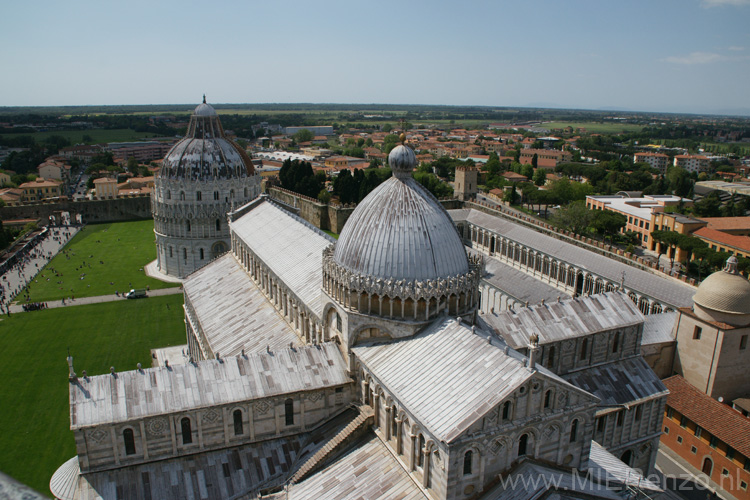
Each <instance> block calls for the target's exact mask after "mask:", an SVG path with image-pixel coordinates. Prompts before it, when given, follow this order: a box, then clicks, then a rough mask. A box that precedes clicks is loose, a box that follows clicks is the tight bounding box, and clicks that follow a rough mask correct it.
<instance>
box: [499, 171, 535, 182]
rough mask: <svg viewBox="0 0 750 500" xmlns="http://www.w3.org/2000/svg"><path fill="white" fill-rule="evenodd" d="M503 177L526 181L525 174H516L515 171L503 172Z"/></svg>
mask: <svg viewBox="0 0 750 500" xmlns="http://www.w3.org/2000/svg"><path fill="white" fill-rule="evenodd" d="M503 177H505V178H506V179H508V180H510V181H528V180H529V179H528V178H526V176H525V175H521V174H517V173H515V172H503Z"/></svg>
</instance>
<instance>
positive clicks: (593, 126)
mask: <svg viewBox="0 0 750 500" xmlns="http://www.w3.org/2000/svg"><path fill="white" fill-rule="evenodd" d="M541 126H542V127H544V128H548V129H550V130H552V129H557V128H565V127H573V129H577V128H584V129H586V131H588V132H591V133H594V134H616V133H618V132H637V131H639V130H641V129H642V128H643V125H635V124H633V123H613V122H542V124H541Z"/></svg>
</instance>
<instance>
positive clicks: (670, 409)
mask: <svg viewBox="0 0 750 500" xmlns="http://www.w3.org/2000/svg"><path fill="white" fill-rule="evenodd" d="M673 416H674V408H667V418H672V417H673Z"/></svg>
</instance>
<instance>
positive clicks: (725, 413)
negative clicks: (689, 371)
mask: <svg viewBox="0 0 750 500" xmlns="http://www.w3.org/2000/svg"><path fill="white" fill-rule="evenodd" d="M662 382H664V385H665V386H667V389H669V396H667V406H669V407H671V408H674V409H675V411H677V412H679V413H681V414H682V415H685V416H686V417H687V418H689V419H690V420H692V421H693V422H695V423H696V424H698V425H700V426H701V427H702V428H704V429H706V430H707V431H708V432H710V433H711V434H713V435H714V436H716V437H717V438H719V439H721V440H722V441H724V442H725V443H727V444H728V445H729V446H731V447H732V448H734V449H735V450H737V451H739V452H740V453H742V454H743V455H745V456H746V457H750V419H748V418H746V417H743V416H742V414H740V413H738V412H737V411H736V410H733V409H732V408H730V407H729V406H727V405H725V404H723V403H719V402H718V401H716V400H715V399H714V398H712V397H710V396H707V395H706V394H704V393H703V392H701V391H699V390H698V389H696V388H695V387H693V386H692V385H691V384H690V383H689V382H688V381H687V380H685V379H684V378H682V377H681V376H680V375H674V376H672V377H669V378H668V379H665V380H662Z"/></svg>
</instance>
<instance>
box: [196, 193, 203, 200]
mask: <svg viewBox="0 0 750 500" xmlns="http://www.w3.org/2000/svg"><path fill="white" fill-rule="evenodd" d="M195 199H196V200H198V201H201V200H202V199H203V193H201V192H200V191H196V193H195Z"/></svg>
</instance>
